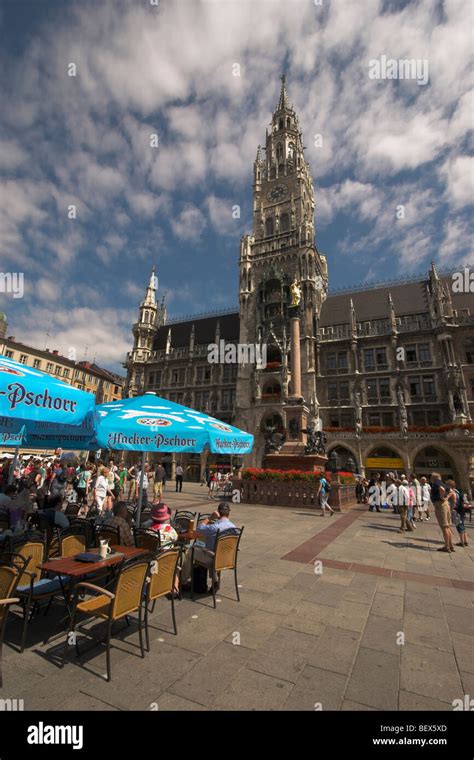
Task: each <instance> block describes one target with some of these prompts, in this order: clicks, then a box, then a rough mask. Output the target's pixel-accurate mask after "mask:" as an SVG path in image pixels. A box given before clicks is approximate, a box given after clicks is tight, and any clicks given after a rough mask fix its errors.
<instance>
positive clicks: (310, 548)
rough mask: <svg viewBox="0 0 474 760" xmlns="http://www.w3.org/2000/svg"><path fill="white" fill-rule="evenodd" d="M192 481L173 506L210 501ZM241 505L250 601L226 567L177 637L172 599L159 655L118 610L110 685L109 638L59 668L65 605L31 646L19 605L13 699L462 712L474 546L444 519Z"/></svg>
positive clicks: (181, 614) (70, 704)
mask: <svg viewBox="0 0 474 760" xmlns="http://www.w3.org/2000/svg"><path fill="white" fill-rule="evenodd" d="M184 489H185V490H184V492H183V493H182V494H175V493H174V492H173V491H168V492H166V500H167V501H168V503H169V505H170V506H171V507H173V508H186V507H189V508H191V509H192V510H193V511H198V510H199V511H202V512H207V511H209V508H210V506H211V502H209V501H208V500H207V498H206V496H205V494H206V489H205V488H201V487H200V486H199V485H196V484H185V486H184ZM232 518H233V519H234V521H235V522H236V523H237V524H238V525H245V531H244V536H243V539H242V545H241V552H240V559H239V567H240V572H239V584H241V589H240V592H241V602H240V603H238V602H237V601H235V596H234V588H233V580H232V575H231V574H230V573H229V574H228V575H226V574H223V582H222V588H221V593H220V595H219V597H218V598H219V603H218V605H217V609H216V610H214V609H213V608H212V597H211V598H210V597H208V596H200V597H198V598H197V599H196V601H195V602H192V601H191V600H190V599H188V598H185V599H183V600H182V601H181V602H177V603H176V614H177V622H178V636H174V635H173V634H172V633H171V615H170V604H169V601H167V600H165V599H163V600H160V602H159V603H158V604H157V605H156V609H155V613H154V614H153V615H152V616H151V618H150V623H151V626H152V628H151V630H150V637H151V652H150V653H147V655H146V658H145V659H144V660H142V659H141V658H140V655H139V649H138V634H137V629H136V626H135V625H134V624H133V622H132V625H131V626H130V627H128V628H127V627H125V626H123V628H121V627H120V624H118V626H117V629H116V630H117V633H118V638H115V639H114V640H113V644H114V646H113V649H112V682H111V683H107V682H106V681H105V678H104V675H105V651H104V650H103V649H102V648H100V647H97V646H96V647H92V648H91V647H90V645H88V644H86V643H83V644H82V645H81V646H82V649H83V651H82V652H81V656H80V657H79V658H76V656H75V652H74V648H71V653H70V659H69V662H68V664H67V665H66V667H65V668H64V669H63V670H60V669H59V668H58V664H57V659H55V655H56V656H57V655H58V653H60V652H61V651H62V644H63V641H64V635H61V636H59V637H58V638H56V639H54V640H52V641H50V642H49V643H47V644H44V643H43V636H44V635H45V632H46V631H49V630H51V628H52V627H53V626H54V624H55V622H56V621H57V620H58V617H59V615H60V613H61V609H60V607H59V605H58V606H56V609H55V608H54V607H53V608H52V609H51V611H50V614H49V615H48V616H47V617H43V616H41V617H38V618H36V619H35V621H34V623H33V625H32V626H31V627H30V640H29V644H28V649H27V650H26V651H25V652H24V653H23V654H19V653H18V651H15V649H14V643H15V642H17V641H18V640H19V630H20V627H19V621H18V619H17V618H16V616H15V615H11V616H10V618H9V622H8V626H7V634H6V642H7V643H6V645H5V646H4V666H3V683H4V688H3V689H2V690H0V697H1V698H4V699H5V698H17V699H23V700H24V707H25V709H26V710H44V709H49V710H71V709H72V710H102V709H103V710H210V709H212V710H267V709H270V710H315V709H321V708H322V709H323V710H451V709H452V701H453V700H454V699H463V698H464V695H466V694H474V660H473V658H472V651H473V646H472V645H473V643H474V614H473V607H472V602H473V594H472V592H473V589H474V575H473V565H472V559H473V551H472V548H471V547H469V548H468V549H461V548H457V551H456V553H455V554H451V555H448V554H444V553H441V552H439V553H438V552H437V551H436V549H437V548H438V547H439V546H440V545H441V543H440V534H439V530H438V526H437V524H436V523H435V520H434V518H433V519H432V520H431V522H429V523H423V524H420V525H419V527H418V529H417V530H416V531H415V532H414V533H410V534H399V533H398V532H397V529H398V518H397V517H396V516H395V515H393V514H392V513H391V512H386V511H383V512H382V513H380V514H378V513H369V512H368V511H367V510H366V508H360V509H355V510H351V511H349V512H347V513H344V514H337V515H335V516H334V517H332V518H331V517H326V518H324V519H323V518H321V516H320V515H319V513H315V512H312V511H309V510H306V509H294V508H292V509H284V508H279V507H267V506H253V505H252V506H250V505H245V504H240V505H238V504H235V505H232ZM467 524H468V535H469V534H471V535H472V528H471V526H470V525H469V522H468V523H467ZM315 561H316V570H320V569H321V570H322V572H320V573H316V572H315V565H314V562H315ZM317 561H321V563H322V564H321V566H319V564H318V562H317ZM97 631H100V629H97ZM403 640H404V643H401V642H402V641H403ZM10 642H12V643H13V646H12V644H10Z"/></svg>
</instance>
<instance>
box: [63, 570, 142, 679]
mask: <svg viewBox="0 0 474 760" xmlns="http://www.w3.org/2000/svg"><path fill="white" fill-rule="evenodd" d="M149 567H150V563H149V562H148V561H147V562H144V561H143V560H141V561H138V562H137V561H135V562H133V563H130V564H124V565H123V567H122V569H121V571H120V573H119V574H118V575H117V578H116V581H115V584H114V589H115V590H114V591H113V592H112V591H109V590H108V589H106V588H102V587H101V586H95V585H94V584H92V583H79V584H78V585H77V586H76V594H75V597H74V606H73V612H72V617H71V624H70V627H69V632H68V635H67V637H66V641H65V644H64V651H63V658H62V663H61V667H63V666H64V663H65V661H66V656H67V649H68V645H69V641H70V640H71V633H73V632H74V630H75V627H76V618H77V614H78V613H82V614H85V615H86V616H87V618H88V619H92V618H100V619H101V620H105V621H107V634H106V639H105V642H104V643H105V645H106V656H107V681H110V680H111V677H112V672H111V665H110V639H111V635H112V625H113V623H114V622H115V621H116V620H121V619H123V618H126V619H127V616H128V615H130V614H131V613H132V612H138V633H139V638H140V651H141V656H142V657H145V649H144V646H143V633H142V617H143V599H144V595H145V584H146V579H147V575H148V574H149ZM84 592H88V593H91V594H92V595H91V596H90V597H89V598H88V599H85V600H84V601H80V600H79V597H80V595H81V594H84ZM127 622H128V620H127ZM76 652H77V654H78V655H79V645H78V642H77V637H76Z"/></svg>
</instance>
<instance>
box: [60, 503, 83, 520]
mask: <svg viewBox="0 0 474 760" xmlns="http://www.w3.org/2000/svg"><path fill="white" fill-rule="evenodd" d="M81 506H82V505H81V504H79V503H78V502H77V501H70V502H69V503H68V505H67V507H66V511H65V512H64V514H65V515H66V517H76V515H77V513H78V512H79V510H80V508H81Z"/></svg>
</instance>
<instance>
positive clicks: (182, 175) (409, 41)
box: [0, 0, 474, 368]
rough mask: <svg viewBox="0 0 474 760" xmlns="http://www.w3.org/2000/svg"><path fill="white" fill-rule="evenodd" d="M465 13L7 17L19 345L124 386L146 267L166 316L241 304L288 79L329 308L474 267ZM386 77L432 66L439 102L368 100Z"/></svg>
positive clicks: (36, 0) (202, 9)
mask: <svg viewBox="0 0 474 760" xmlns="http://www.w3.org/2000/svg"><path fill="white" fill-rule="evenodd" d="M152 3H157V4H152ZM469 8H470V4H469V3H466V2H465V0H420V1H419V2H403V0H360V1H356V0H235V2H234V0H111V1H110V2H108V0H91V1H89V0H2V1H1V3H0V32H1V37H2V54H1V56H0V87H1V89H0V97H1V102H2V109H1V114H0V172H1V174H2V183H1V187H0V252H1V253H0V255H1V270H2V271H3V272H23V273H24V278H25V294H24V298H23V299H14V298H13V297H12V295H10V294H3V293H0V309H2V310H4V311H5V312H6V313H7V316H8V319H9V325H10V326H9V330H8V333H9V334H12V335H15V336H16V337H17V338H18V339H21V340H24V341H25V342H29V343H31V344H33V345H37V346H38V347H40V348H42V347H44V345H45V343H46V342H47V345H48V347H49V348H58V349H60V350H61V351H62V352H67V351H68V350H70V348H71V347H72V348H74V349H75V350H76V352H77V358H78V359H79V360H80V359H83V358H84V356H87V358H89V359H92V358H93V357H94V356H95V357H96V359H97V361H98V362H100V363H102V364H104V365H105V366H109V367H110V368H118V367H119V366H120V362H121V361H122V360H123V358H124V355H125V353H126V351H127V350H128V349H129V348H130V344H131V332H130V327H131V323H132V321H134V319H135V317H136V311H137V304H138V302H139V300H140V298H141V296H142V294H143V291H144V288H145V285H146V282H147V280H148V278H149V274H150V270H151V267H152V265H155V266H156V268H157V273H158V277H159V283H160V291H161V293H162V294H164V295H165V296H166V302H167V306H168V313H169V315H170V316H177V315H182V314H190V313H196V312H202V311H210V310H217V309H220V308H229V307H232V306H233V305H234V304H236V303H237V259H238V250H239V239H240V237H241V235H242V234H244V233H246V232H250V219H251V216H250V214H251V184H252V162H253V160H254V158H255V153H256V147H257V145H258V144H259V143H264V141H265V128H266V126H267V124H268V123H269V119H270V115H271V112H272V110H273V109H274V108H275V106H276V103H277V100H278V94H279V88H280V79H279V78H280V76H281V73H282V72H283V71H284V72H285V73H286V75H287V85H288V92H289V96H290V100H291V101H292V102H293V104H294V106H295V108H296V110H297V111H298V113H299V117H300V125H301V128H302V129H303V134H304V140H305V145H306V156H307V159H308V160H309V162H310V165H311V169H312V174H313V178H314V182H315V187H316V191H315V192H316V231H317V244H318V248H319V249H320V251H322V252H324V253H325V254H326V255H327V257H328V263H329V275H330V284H331V287H332V288H333V289H334V288H337V287H341V286H347V285H350V284H351V283H354V284H355V283H357V284H359V283H363V282H373V281H374V280H381V279H385V280H386V279H389V278H390V277H399V276H403V275H405V274H416V273H425V272H426V269H427V267H428V266H429V262H430V261H431V260H435V261H436V262H437V263H438V264H439V265H440V267H441V268H443V269H446V268H453V267H456V266H459V265H460V264H461V263H464V264H465V263H466V262H469V261H471V262H472V261H473V258H474V257H473V256H472V254H471V250H472V248H471V247H470V246H471V236H470V228H469V214H470V212H472V208H471V209H469V207H468V204H469V202H470V201H471V200H472V175H473V172H472V163H473V159H472V157H471V149H472V133H470V131H469V130H471V129H472V109H473V101H472V91H471V87H472V73H470V71H472V58H471V55H472V54H471V28H472V17H470V15H469ZM382 56H387V58H389V59H395V60H399V59H407V58H410V59H418V60H420V61H423V60H424V61H426V62H427V65H428V71H429V81H428V83H427V84H426V85H422V84H418V83H417V81H416V80H406V79H405V80H394V79H379V80H377V79H372V78H371V77H370V76H369V69H370V66H369V61H371V60H373V59H379V60H380V59H381V57H382ZM71 64H74V67H75V73H76V76H70V75H69V74H70V73H71V72H72V71H74V67H71ZM236 64H237V65H236ZM236 73H238V74H239V75H238V76H236V75H235V74H236ZM470 92H471V94H470ZM152 135H157V138H158V139H157V142H158V145H157V147H154V146H153V145H152V144H151V143H152V142H153V138H152V137H151V136H152ZM318 136H320V137H318ZM155 140H156V138H155ZM71 205H74V206H75V207H76V209H77V215H76V218H75V219H71V218H69V216H68V208H69V207H70V206H71ZM235 205H239V206H240V208H241V218H240V219H234V218H233V217H232V207H233V206H235ZM400 206H403V211H402V212H401V213H402V215H403V217H404V218H399V217H400V211H399V207H400ZM368 297H369V296H368ZM47 333H48V334H49V335H47Z"/></svg>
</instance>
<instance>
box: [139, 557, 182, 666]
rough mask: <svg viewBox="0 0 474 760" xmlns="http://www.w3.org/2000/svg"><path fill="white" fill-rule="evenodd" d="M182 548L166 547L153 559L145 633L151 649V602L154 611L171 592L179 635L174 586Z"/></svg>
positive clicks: (146, 597)
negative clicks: (157, 601)
mask: <svg viewBox="0 0 474 760" xmlns="http://www.w3.org/2000/svg"><path fill="white" fill-rule="evenodd" d="M180 555H181V550H180V549H178V548H173V549H166V550H164V551H162V552H160V553H159V554H158V555H157V556H156V557H155V559H154V560H152V562H151V565H150V569H151V574H150V576H149V577H148V578H147V581H148V582H147V586H146V595H145V635H146V648H147V650H148V651H150V638H149V635H148V612H149V607H150V604H153V606H152V609H151V610H150V612H153V610H154V608H155V603H156V600H157V599H160V598H161V597H162V596H166V595H167V594H170V599H171V616H172V618H173V629H174V635H175V636H177V635H178V629H177V627H176V616H175V612H174V586H175V580H176V574H177V572H178V564H179V560H180Z"/></svg>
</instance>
